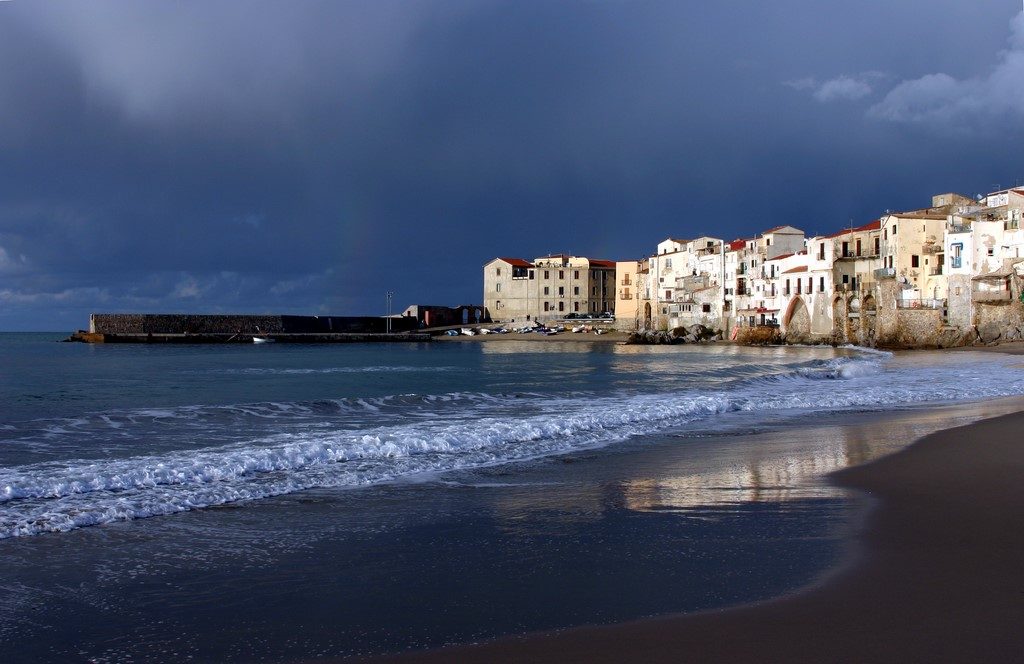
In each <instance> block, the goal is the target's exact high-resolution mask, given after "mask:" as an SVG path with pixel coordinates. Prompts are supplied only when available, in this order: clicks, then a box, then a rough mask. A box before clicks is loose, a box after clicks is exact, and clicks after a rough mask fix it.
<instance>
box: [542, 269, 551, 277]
mask: <svg viewBox="0 0 1024 664" xmlns="http://www.w3.org/2000/svg"><path fill="white" fill-rule="evenodd" d="M544 278H545V279H550V278H551V271H550V270H544Z"/></svg>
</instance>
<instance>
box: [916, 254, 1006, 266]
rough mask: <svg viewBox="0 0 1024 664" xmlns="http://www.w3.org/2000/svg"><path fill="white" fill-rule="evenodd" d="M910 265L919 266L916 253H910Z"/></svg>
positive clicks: (918, 258)
mask: <svg viewBox="0 0 1024 664" xmlns="http://www.w3.org/2000/svg"><path fill="white" fill-rule="evenodd" d="M989 255H991V254H989ZM910 267H921V257H920V256H918V255H917V254H914V255H912V256H911V257H910Z"/></svg>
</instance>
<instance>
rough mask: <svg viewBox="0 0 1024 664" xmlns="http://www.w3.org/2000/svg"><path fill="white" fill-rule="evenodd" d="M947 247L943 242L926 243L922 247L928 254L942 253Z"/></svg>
mask: <svg viewBox="0 0 1024 664" xmlns="http://www.w3.org/2000/svg"><path fill="white" fill-rule="evenodd" d="M945 250H946V248H945V247H944V246H943V245H941V244H926V245H924V247H922V251H924V253H926V254H941V253H943V252H944V251H945Z"/></svg>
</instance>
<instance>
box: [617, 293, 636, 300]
mask: <svg viewBox="0 0 1024 664" xmlns="http://www.w3.org/2000/svg"><path fill="white" fill-rule="evenodd" d="M619 299H620V300H632V299H633V296H632V295H631V294H630V293H623V294H621V295H619Z"/></svg>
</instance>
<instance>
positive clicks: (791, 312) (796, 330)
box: [782, 297, 811, 335]
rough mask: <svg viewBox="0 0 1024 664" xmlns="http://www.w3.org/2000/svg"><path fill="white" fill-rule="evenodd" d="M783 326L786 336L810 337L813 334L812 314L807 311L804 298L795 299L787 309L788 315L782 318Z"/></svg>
mask: <svg viewBox="0 0 1024 664" xmlns="http://www.w3.org/2000/svg"><path fill="white" fill-rule="evenodd" d="M782 326H783V327H784V328H785V330H786V334H798V335H809V334H810V333H811V313H810V312H809V311H808V310H807V305H806V304H804V301H803V298H800V297H794V298H793V300H792V301H791V302H790V303H789V306H788V307H786V315H785V316H784V317H783V318H782Z"/></svg>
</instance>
